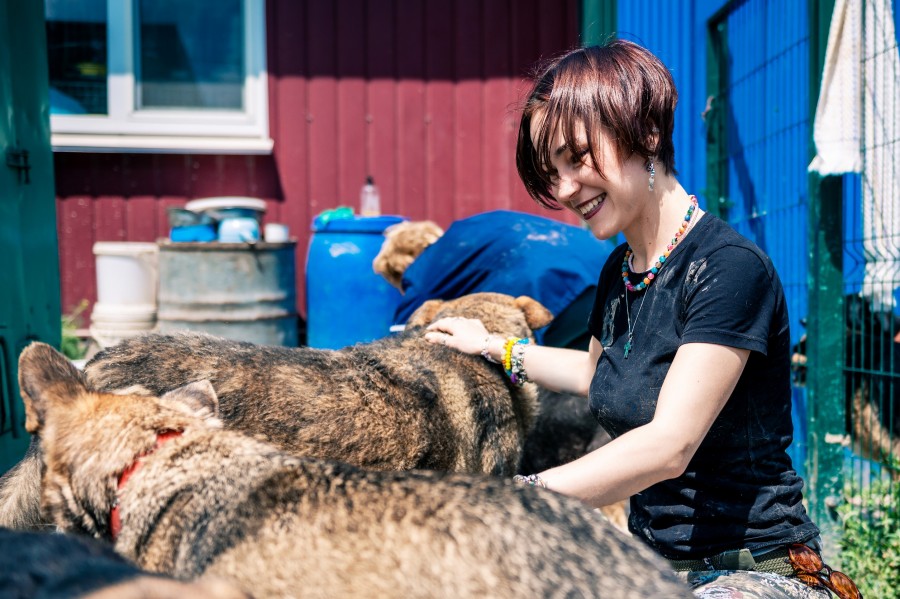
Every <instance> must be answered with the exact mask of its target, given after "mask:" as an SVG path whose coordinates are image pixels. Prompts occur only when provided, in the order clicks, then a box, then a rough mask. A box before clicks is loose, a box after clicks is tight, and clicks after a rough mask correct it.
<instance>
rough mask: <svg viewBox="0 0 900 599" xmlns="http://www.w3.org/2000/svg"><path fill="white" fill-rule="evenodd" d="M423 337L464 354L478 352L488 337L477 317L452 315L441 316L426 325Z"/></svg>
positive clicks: (488, 334)
mask: <svg viewBox="0 0 900 599" xmlns="http://www.w3.org/2000/svg"><path fill="white" fill-rule="evenodd" d="M426 330H427V331H428V332H427V333H425V339H426V340H427V341H430V342H431V343H439V344H441V345H446V346H447V347H452V348H453V349H456V350H459V351H461V352H463V353H466V354H479V353H481V350H482V349H484V347H485V339H487V338H488V337H490V333H488V331H487V329H486V328H484V324H483V323H482V322H481V321H480V320H478V319H477V318H462V317H461V316H453V317H450V318H442V319H440V320H436V321H435V322H433V323H431V324H430V325H428V328H427V329H426Z"/></svg>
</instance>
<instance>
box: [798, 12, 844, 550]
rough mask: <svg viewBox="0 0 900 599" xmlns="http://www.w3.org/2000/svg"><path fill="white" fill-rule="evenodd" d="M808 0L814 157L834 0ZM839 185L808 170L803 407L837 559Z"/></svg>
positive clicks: (820, 509)
mask: <svg viewBox="0 0 900 599" xmlns="http://www.w3.org/2000/svg"><path fill="white" fill-rule="evenodd" d="M808 2H809V5H808V6H809V8H808V12H809V33H810V40H809V46H810V57H809V60H810V62H809V77H810V82H809V90H810V93H809V114H810V127H809V132H810V135H809V152H808V162H811V161H812V159H813V158H814V157H815V155H816V148H815V144H814V142H813V139H812V131H813V127H812V121H813V118H814V115H815V114H816V104H817V103H818V99H819V88H820V87H821V81H822V70H823V67H824V64H825V49H826V47H827V43H828V30H829V28H830V25H831V17H832V13H833V12H834V4H835V2H834V0H808ZM842 202H843V190H842V179H841V178H840V177H826V178H824V179H823V178H822V177H820V176H819V175H818V174H816V173H810V174H809V233H808V235H809V254H808V259H809V269H808V276H809V313H808V315H807V325H806V334H807V343H806V346H807V377H806V394H807V396H806V397H807V400H806V401H807V412H808V418H809V439H808V440H807V443H808V445H807V446H808V448H809V463H808V472H809V473H810V475H809V481H808V484H809V491H808V493H807V495H808V497H809V505H810V508H811V511H812V517H813V519H814V520H815V522H816V524H817V525H818V526H819V528H820V529H821V530H822V538H823V541H824V549H825V552H826V554H827V555H826V557H830V558H831V561H833V562H834V561H835V558H836V555H837V552H838V546H837V543H838V540H839V538H840V523H839V521H838V519H837V514H836V513H835V508H836V507H837V505H838V504H839V503H840V498H841V496H842V493H843V484H844V481H843V447H842V444H841V443H842V441H843V439H844V438H845V435H846V433H847V430H846V429H847V426H846V410H847V405H846V398H845V388H844V370H843V368H844V278H843V222H842V219H843V207H842Z"/></svg>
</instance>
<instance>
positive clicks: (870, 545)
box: [838, 480, 900, 599]
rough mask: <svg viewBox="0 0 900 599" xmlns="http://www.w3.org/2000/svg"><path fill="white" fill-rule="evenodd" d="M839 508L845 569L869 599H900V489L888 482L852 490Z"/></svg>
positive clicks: (883, 481) (847, 490)
mask: <svg viewBox="0 0 900 599" xmlns="http://www.w3.org/2000/svg"><path fill="white" fill-rule="evenodd" d="M844 493H845V498H844V499H845V501H844V502H843V504H842V505H841V506H840V507H839V508H838V513H839V515H840V517H841V522H842V535H841V542H840V548H841V565H842V569H843V572H844V573H845V574H847V575H848V576H849V577H850V578H852V579H853V581H854V582H856V584H857V585H858V586H859V589H860V591H862V594H863V596H864V597H865V598H866V599H896V597H897V595H898V589H900V497H898V494H900V488H898V485H897V484H896V483H892V482H891V481H888V480H876V481H873V482H872V483H871V484H870V485H869V486H868V487H866V488H864V489H861V488H859V487H855V488H854V487H848V488H847V489H845V492H844Z"/></svg>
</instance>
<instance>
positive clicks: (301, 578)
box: [19, 343, 691, 598]
mask: <svg viewBox="0 0 900 599" xmlns="http://www.w3.org/2000/svg"><path fill="white" fill-rule="evenodd" d="M19 371H20V386H21V390H22V394H23V398H24V400H25V410H26V428H27V429H28V431H29V432H31V433H33V434H40V435H41V439H42V444H43V449H44V452H43V462H44V469H43V470H44V474H43V485H42V489H43V499H42V501H43V505H44V507H45V509H46V511H47V513H48V514H50V515H51V516H52V518H53V521H54V522H55V523H56V525H57V526H59V527H60V528H61V529H63V530H65V531H68V532H78V533H83V534H88V535H92V536H95V537H99V538H105V539H111V540H113V541H114V543H115V548H116V550H117V551H118V552H119V553H120V554H122V555H124V556H125V557H127V558H129V559H131V560H132V561H134V562H135V563H136V564H137V565H138V566H139V567H141V568H144V569H146V570H149V571H154V572H161V573H166V574H169V575H173V576H175V577H177V578H181V579H200V580H202V579H204V578H205V577H208V576H212V577H216V578H218V579H223V580H225V581H228V582H230V583H232V584H234V585H236V586H237V587H239V588H241V589H243V590H244V591H246V592H251V593H252V594H253V595H254V596H256V597H286V596H293V597H351V596H353V597H357V596H367V597H368V596H375V597H524V596H537V597H544V596H579V597H582V596H583V597H625V598H628V597H635V598H637V597H641V598H644V597H691V593H690V591H689V590H688V589H687V588H686V587H684V586H682V585H681V584H680V583H679V582H678V581H677V580H676V579H675V576H674V575H673V574H672V573H671V572H668V571H667V570H666V565H665V564H664V562H663V560H662V559H661V558H659V557H658V556H656V555H655V554H653V552H652V551H651V550H650V549H649V548H647V547H644V546H642V545H640V544H639V543H638V542H636V541H633V540H631V539H629V538H627V537H625V536H623V535H620V534H618V533H616V532H615V531H614V530H613V529H612V528H611V527H610V526H609V525H607V524H605V523H604V522H602V521H601V520H599V519H597V518H596V517H595V515H594V514H593V513H592V512H591V510H589V509H587V508H586V507H585V506H583V505H582V504H581V503H580V502H578V501H576V500H573V499H569V498H566V497H563V496H560V495H556V494H554V493H551V492H547V491H543V490H541V489H534V488H522V487H518V486H516V485H514V484H513V483H512V482H510V481H507V480H502V479H498V478H492V477H478V476H473V475H454V474H441V473H434V472H379V471H364V470H361V469H359V468H356V467H353V466H349V465H345V464H342V463H338V462H331V461H324V460H318V459H315V458H302V457H297V456H294V455H290V454H287V453H284V452H282V451H280V450H279V449H278V448H276V447H275V446H273V445H271V444H268V443H264V442H261V441H258V440H255V439H252V438H250V437H247V436H245V435H241V434H239V433H234V432H231V431H225V430H221V422H220V421H219V420H218V418H217V414H218V402H217V399H216V396H215V392H214V391H213V388H212V385H210V384H209V383H208V382H206V381H201V382H195V383H191V384H189V385H187V386H186V387H183V388H181V389H177V390H174V391H171V392H169V393H167V394H166V395H164V396H163V397H160V398H147V397H141V398H135V397H131V396H127V395H110V394H102V393H98V392H93V391H89V390H88V389H87V388H86V387H85V386H84V384H83V383H82V380H81V378H80V376H79V374H78V372H77V371H76V370H75V368H74V367H73V366H72V365H71V363H70V362H68V360H66V359H65V358H64V357H63V356H62V355H61V354H59V353H58V352H56V351H55V350H54V349H52V348H51V347H50V346H47V345H44V344H40V343H35V344H32V345H30V346H29V347H27V348H26V349H25V351H23V352H22V355H21V357H20V362H19Z"/></svg>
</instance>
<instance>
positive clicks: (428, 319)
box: [406, 299, 444, 327]
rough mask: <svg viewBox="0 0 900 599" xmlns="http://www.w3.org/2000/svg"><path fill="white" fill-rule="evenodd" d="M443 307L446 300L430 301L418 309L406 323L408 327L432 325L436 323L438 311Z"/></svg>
mask: <svg viewBox="0 0 900 599" xmlns="http://www.w3.org/2000/svg"><path fill="white" fill-rule="evenodd" d="M443 305H444V300H438V299H433V300H428V301H427V302H425V303H424V304H422V305H421V306H419V307H418V308H416V311H415V312H413V313H412V314H411V315H410V317H409V320H407V321H406V326H408V327H424V326H426V325H429V324H431V323H432V322H433V321H434V316H435V314H437V313H438V310H440V309H441V306H443Z"/></svg>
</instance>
